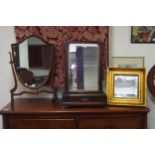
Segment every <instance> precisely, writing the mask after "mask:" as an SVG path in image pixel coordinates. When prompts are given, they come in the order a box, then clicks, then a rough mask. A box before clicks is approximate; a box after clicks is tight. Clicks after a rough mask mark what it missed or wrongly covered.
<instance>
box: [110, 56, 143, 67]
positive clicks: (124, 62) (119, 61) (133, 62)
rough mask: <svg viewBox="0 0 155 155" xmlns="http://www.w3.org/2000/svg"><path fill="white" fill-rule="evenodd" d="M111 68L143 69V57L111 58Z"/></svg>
mask: <svg viewBox="0 0 155 155" xmlns="http://www.w3.org/2000/svg"><path fill="white" fill-rule="evenodd" d="M111 67H117V68H144V67H145V64H144V57H112V61H111Z"/></svg>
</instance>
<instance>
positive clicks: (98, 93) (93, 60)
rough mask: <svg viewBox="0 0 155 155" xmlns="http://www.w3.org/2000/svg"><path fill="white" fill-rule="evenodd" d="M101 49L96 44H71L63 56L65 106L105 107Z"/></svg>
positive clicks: (100, 46)
mask: <svg viewBox="0 0 155 155" xmlns="http://www.w3.org/2000/svg"><path fill="white" fill-rule="evenodd" d="M103 57H104V55H103V47H102V45H101V44H100V43H98V42H80V43H79V42H71V43H69V44H67V48H66V55H65V91H64V94H63V103H64V104H65V105H93V106H94V105H105V104H106V102H107V97H106V95H105V93H104V92H103V89H102V83H103V75H104V72H103V65H102V63H103Z"/></svg>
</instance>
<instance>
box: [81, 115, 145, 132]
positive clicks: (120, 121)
mask: <svg viewBox="0 0 155 155" xmlns="http://www.w3.org/2000/svg"><path fill="white" fill-rule="evenodd" d="M143 122H144V119H143V117H142V116H140V115H138V116H135V117H133V116H129V117H126V116H121V117H105V118H82V119H80V120H79V128H82V129H93V128H94V129H95V128H96V129H140V128H145V126H143V124H144V123H143Z"/></svg>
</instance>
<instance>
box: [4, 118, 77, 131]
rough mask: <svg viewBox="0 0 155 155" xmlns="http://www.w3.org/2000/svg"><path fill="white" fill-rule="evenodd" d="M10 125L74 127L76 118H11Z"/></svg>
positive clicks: (51, 127) (22, 126) (19, 126)
mask: <svg viewBox="0 0 155 155" xmlns="http://www.w3.org/2000/svg"><path fill="white" fill-rule="evenodd" d="M7 123H8V126H9V128H12V129H14V128H15V129H74V128H76V121H75V120H74V119H9V120H8V122H7Z"/></svg>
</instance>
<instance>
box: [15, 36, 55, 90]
mask: <svg viewBox="0 0 155 155" xmlns="http://www.w3.org/2000/svg"><path fill="white" fill-rule="evenodd" d="M12 52H13V53H12V55H13V62H14V66H15V71H16V74H17V76H18V79H19V80H20V82H21V83H22V84H23V85H24V86H25V87H28V88H34V89H36V88H40V87H41V86H43V85H45V84H46V83H47V82H48V80H49V75H51V72H52V69H53V65H54V64H53V61H54V45H52V44H49V43H47V42H45V41H44V40H43V39H41V38H40V37H37V36H29V37H27V38H26V39H24V40H23V41H22V42H20V43H17V44H12Z"/></svg>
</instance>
